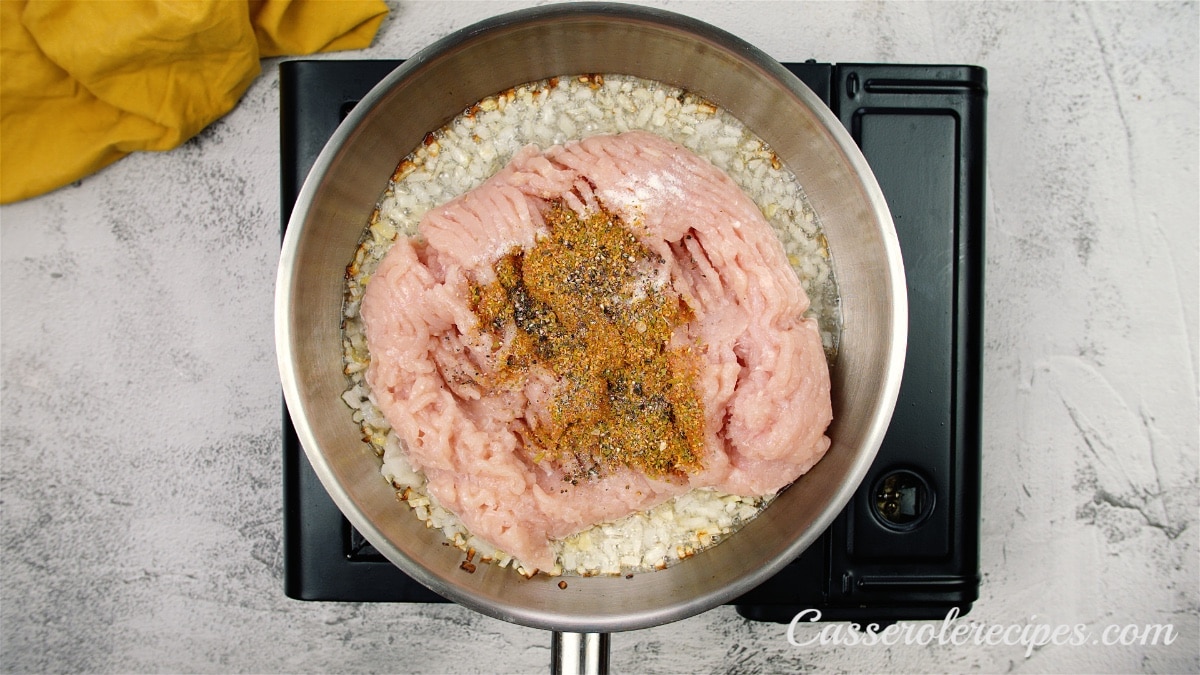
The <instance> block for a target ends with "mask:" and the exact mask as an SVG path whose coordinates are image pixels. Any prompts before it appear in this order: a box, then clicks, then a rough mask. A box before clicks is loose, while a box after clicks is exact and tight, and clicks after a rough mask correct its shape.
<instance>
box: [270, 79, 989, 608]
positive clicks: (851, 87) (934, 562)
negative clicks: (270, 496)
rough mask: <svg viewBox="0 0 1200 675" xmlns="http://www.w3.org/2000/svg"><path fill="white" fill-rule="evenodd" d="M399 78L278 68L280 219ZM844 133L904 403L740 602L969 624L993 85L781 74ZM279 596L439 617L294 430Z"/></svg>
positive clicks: (428, 594)
mask: <svg viewBox="0 0 1200 675" xmlns="http://www.w3.org/2000/svg"><path fill="white" fill-rule="evenodd" d="M399 63H400V62H398V61H307V60H298V61H286V62H284V63H282V64H280V66H279V89H280V99H281V100H280V156H281V164H282V180H281V193H282V194H281V207H282V208H281V212H282V215H283V222H284V227H285V228H286V226H287V220H288V218H289V217H290V216H291V211H292V206H293V205H294V203H295V200H296V195H297V194H298V193H299V190H300V187H301V185H302V184H303V182H304V178H305V176H307V174H308V171H309V168H310V167H311V166H312V164H313V162H314V161H315V159H316V157H317V155H318V154H319V153H320V151H321V149H322V147H324V145H325V143H326V141H327V140H328V139H329V137H330V136H331V135H332V134H333V132H334V130H335V129H336V128H337V125H338V124H339V123H340V122H341V120H342V118H343V117H345V115H346V113H348V112H349V110H350V109H351V108H353V106H354V104H355V103H356V102H357V101H358V100H359V99H361V98H362V97H363V96H364V95H365V94H366V93H367V91H369V90H370V89H371V87H373V86H374V85H375V84H376V83H378V82H379V81H380V80H381V79H383V77H384V76H385V75H387V74H388V73H389V72H391V71H392V69H394V68H395V67H396V66H397V65H398V64H399ZM785 66H786V67H787V68H788V69H789V70H791V71H792V72H793V73H795V74H796V75H797V77H799V78H800V79H801V80H802V81H804V83H805V84H807V85H808V86H809V88H811V89H812V90H813V91H814V92H815V93H816V94H817V95H818V96H819V97H820V98H821V99H822V100H823V101H824V102H825V103H826V104H827V105H828V106H829V107H830V109H831V110H832V111H833V112H834V114H835V115H836V116H837V117H838V119H839V120H840V121H841V122H842V124H843V125H844V126H845V127H846V129H848V130H849V131H850V134H851V135H852V136H853V138H854V139H855V141H856V142H857V143H858V145H859V147H860V148H861V149H862V151H863V154H864V155H865V156H866V158H867V162H868V163H869V164H870V165H871V168H872V170H873V171H874V173H875V176H876V179H877V180H878V181H879V184H880V187H881V188H882V189H883V193H884V195H885V196H886V197H887V201H888V206H889V208H890V209H891V211H892V217H893V219H894V220H895V223H896V232H897V235H898V237H899V240H900V248H901V251H902V254H903V257H904V268H905V274H906V275H907V283H908V294H909V338H908V352H907V356H906V363H905V370H904V376H903V379H902V381H901V385H900V395H899V400H898V401H897V403H896V412H895V415H894V416H893V418H892V422H891V425H890V427H889V428H888V433H887V435H886V437H885V438H884V441H883V445H882V447H881V448H880V450H879V454H878V456H877V458H876V460H875V463H874V464H873V465H872V467H871V470H870V471H869V472H868V474H867V476H866V478H865V479H864V481H863V483H862V486H860V488H859V490H858V492H856V493H855V496H854V497H853V498H852V499H851V501H850V503H849V504H848V505H847V506H846V508H845V510H844V511H843V512H842V513H841V514H840V515H839V516H838V518H837V519H836V520H835V521H834V523H833V525H831V526H830V527H829V529H828V530H827V531H826V532H825V533H824V534H823V535H822V536H821V538H820V539H818V540H817V542H816V543H814V544H813V545H812V546H811V547H810V548H809V549H808V550H807V551H806V552H805V553H804V554H803V555H801V556H800V557H799V558H798V559H796V561H794V562H793V563H791V564H790V565H788V566H787V567H785V568H784V569H783V570H782V571H781V572H780V573H779V574H777V575H775V576H774V577H772V578H771V579H769V580H767V581H766V582H764V583H763V584H762V585H761V586H759V587H758V588H756V589H754V590H753V591H750V592H749V593H747V594H746V595H744V596H742V597H741V598H739V599H738V600H736V601H735V602H734V604H736V605H737V609H738V612H739V613H740V614H742V615H743V616H745V617H747V618H750V619H756V620H764V621H780V622H787V621H790V620H791V619H792V617H793V616H795V615H796V613H798V612H799V611H800V610H803V609H809V608H812V609H819V610H821V614H822V619H824V620H834V621H842V620H847V621H858V622H864V623H869V622H879V623H887V622H891V621H897V620H909V619H939V618H942V617H944V616H945V615H946V613H947V612H948V611H949V610H950V609H951V608H958V610H959V612H960V613H966V612H967V611H968V610H969V609H970V607H971V604H972V603H973V602H974V601H975V600H976V599H977V598H978V597H979V494H980V484H979V482H980V479H979V462H980V450H981V448H980V414H981V413H980V408H981V376H980V372H981V368H982V349H983V347H982V337H983V321H982V309H983V302H982V299H983V232H984V210H983V207H984V203H983V197H984V165H985V153H984V115H985V106H986V97H987V91H986V73H985V71H984V70H983V69H981V68H976V67H970V66H905V65H869V64H822V63H816V62H814V61H809V62H806V63H800V64H785ZM283 427H284V490H283V492H284V495H283V497H284V591H285V593H286V594H287V595H288V596H289V597H293V598H298V599H306V600H334V601H345V602H366V601H381V602H445V600H444V599H443V598H441V597H440V596H438V595H436V594H435V593H433V592H432V591H430V590H428V589H426V588H425V587H424V586H421V585H420V584H419V583H417V582H416V581H413V580H412V579H410V578H409V577H407V576H405V575H404V574H403V573H402V572H401V571H400V570H399V569H398V568H397V567H395V566H394V565H392V564H391V563H390V562H388V561H387V560H386V559H385V558H384V557H383V556H382V555H380V554H379V553H378V552H377V551H376V550H375V549H374V547H372V546H371V544H370V543H369V542H367V541H366V539H364V538H363V537H362V535H360V534H359V533H358V532H356V531H355V530H354V528H352V527H351V526H350V524H349V523H348V522H347V521H346V519H345V518H343V517H342V515H341V513H340V512H339V511H338V510H337V507H336V506H334V504H333V502H332V501H331V500H330V498H329V496H328V495H327V494H326V492H325V490H324V488H323V487H322V486H321V484H320V482H319V481H318V480H317V477H316V474H314V473H313V471H312V468H311V467H310V466H309V464H308V462H307V460H305V459H304V456H303V455H304V453H303V449H302V448H301V447H300V443H299V441H298V439H297V438H296V433H295V429H293V428H292V425H291V420H290V419H289V418H288V416H287V414H286V412H285V414H284V422H283Z"/></svg>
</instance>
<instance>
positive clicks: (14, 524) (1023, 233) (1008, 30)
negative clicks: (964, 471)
mask: <svg viewBox="0 0 1200 675" xmlns="http://www.w3.org/2000/svg"><path fill="white" fill-rule="evenodd" d="M526 4H530V3H525V2H508V3H499V2H498V3H478V2H471V3H468V2H455V3H433V2H418V3H408V2H405V3H399V4H396V5H393V12H392V15H391V16H390V18H389V19H388V20H387V21H386V22H385V23H384V25H383V27H382V29H381V32H380V34H379V37H378V39H377V40H376V43H375V45H374V46H373V47H372V48H371V49H368V50H365V51H362V52H354V53H345V54H339V55H332V56H331V57H330V58H364V57H366V58H397V57H407V56H410V55H412V54H413V53H415V52H416V51H417V50H418V49H420V48H421V47H423V46H425V45H427V44H429V43H430V42H432V41H433V40H434V39H436V38H438V37H440V36H442V35H444V34H446V33H447V32H449V31H451V30H453V29H456V28H459V27H462V26H464V25H466V24H468V23H471V22H473V21H475V20H478V19H482V18H484V17H486V16H489V15H492V14H495V13H499V12H501V11H505V10H507V9H514V8H517V7H520V6H524V5H526ZM655 4H658V5H660V6H663V7H666V8H669V9H673V10H676V11H679V12H682V13H686V14H690V15H692V16H695V17H697V18H700V19H703V20H706V21H708V22H711V23H713V24H715V25H717V26H719V27H721V28H724V29H726V30H728V31H730V32H732V33H734V34H736V35H738V36H739V37H742V38H744V39H746V40H748V41H750V42H752V43H754V44H756V45H758V46H759V47H761V48H762V49H764V50H765V51H766V52H767V53H769V54H771V55H772V56H774V57H776V58H778V59H780V60H804V59H808V58H816V59H818V60H821V61H841V62H851V61H859V62H875V61H878V62H907V63H964V64H974V65H981V66H984V67H986V68H987V69H988V75H989V91H990V93H989V100H988V122H987V123H988V139H987V140H988V154H989V157H988V205H987V218H988V222H987V265H986V309H985V311H986V328H985V338H986V353H985V361H984V371H985V377H986V385H985V400H984V408H985V410H984V431H983V438H984V458H983V460H984V461H983V480H984V491H983V524H982V563H981V571H982V574H983V583H982V586H981V589H980V595H981V597H980V599H979V601H978V603H976V605H975V608H974V610H973V611H972V612H971V613H970V614H969V615H968V617H966V618H967V619H969V620H970V621H971V622H975V623H979V624H984V625H986V626H987V627H993V626H1000V627H1003V628H1004V629H1005V630H1007V631H1008V632H1009V634H1010V635H1018V633H1017V632H1016V631H1017V630H1022V629H1023V627H1025V626H1027V625H1031V624H1046V625H1049V626H1051V627H1057V626H1060V625H1061V626H1067V627H1069V629H1070V630H1072V631H1086V634H1087V635H1088V636H1090V637H1096V638H1101V637H1102V635H1103V632H1104V631H1105V630H1106V629H1109V627H1110V626H1116V627H1117V628H1116V629H1110V630H1115V631H1117V633H1112V634H1118V633H1119V631H1120V629H1121V628H1123V627H1124V626H1126V625H1130V624H1135V625H1138V626H1145V625H1147V624H1160V625H1166V624H1170V626H1171V628H1172V630H1173V631H1174V634H1175V635H1176V636H1177V637H1176V639H1175V640H1174V642H1173V644H1171V645H1163V644H1158V645H1128V646H1121V645H1115V646H1106V645H1103V644H1091V642H1090V640H1089V642H1088V644H1085V645H1082V646H1074V645H1070V644H1063V645H1054V644H1047V645H1045V646H1040V647H1037V648H1036V649H1027V648H1026V646H1025V645H1011V644H1003V643H1001V644H992V645H989V644H982V645H977V644H974V643H973V642H972V643H970V644H963V645H955V644H950V643H946V644H942V643H939V642H936V641H935V642H933V643H932V644H926V645H920V644H915V645H907V644H903V643H901V644H898V645H895V646H891V647H884V646H871V647H868V646H862V645H858V646H847V645H824V646H822V645H818V644H813V645H807V646H793V645H791V644H789V643H788V640H787V636H786V627H785V626H779V625H775V624H760V623H751V622H747V621H745V620H743V619H741V618H740V617H738V616H737V614H736V613H735V612H734V611H733V609H732V608H729V607H722V608H719V609H716V610H713V611H710V612H708V613H705V614H703V615H700V616H698V617H694V618H692V619H688V620H685V621H681V622H679V623H675V624H672V625H668V626H662V627H658V628H654V629H649V630H643V631H637V632H634V633H626V634H619V635H616V636H614V638H613V641H612V644H613V657H612V666H613V670H614V672H675V671H687V672H696V671H704V672H747V673H749V672H762V671H785V672H794V671H799V670H818V671H905V672H925V671H984V672H1000V671H1017V672H1064V671H1137V670H1148V671H1175V672H1179V671H1193V672H1194V671H1196V670H1198V669H1200V656H1198V651H1200V647H1198V619H1197V616H1198V612H1200V589H1198V585H1200V582H1198V579H1200V569H1198V555H1200V553H1198V548H1197V543H1198V542H1197V538H1198V535H1197V532H1198V530H1197V518H1198V517H1200V509H1198V497H1197V495H1198V494H1200V485H1198V482H1200V481H1198V476H1197V450H1198V442H1197V424H1198V411H1197V388H1198V384H1197V372H1198V371H1197V368H1198V364H1197V353H1198V350H1197V296H1198V290H1197V288H1198V280H1197V268H1198V267H1200V262H1198V251H1197V233H1198V230H1200V225H1198V223H1200V213H1198V203H1197V184H1198V183H1197V164H1198V157H1200V145H1198V138H1197V136H1198V128H1200V119H1198V110H1200V105H1198V100H1197V93H1198V83H1200V69H1198V63H1200V55H1198V49H1197V42H1198V41H1197V34H1198V26H1200V24H1198V19H1197V15H1198V13H1197V4H1196V3H1194V2H1193V3H1187V4H1150V3H1143V2H1121V3H1112V4H1099V3H1097V4H1091V3H1085V4H1068V3H1050V4H1024V3H1021V4H1002V3H992V2H985V3H965V4H958V3H953V4H950V3H939V4H918V3H911V2H903V3H887V2H850V3H783V2H775V3H751V2H745V3H740V2H739V3H689V2H663V3H655ZM276 63H277V61H275V60H268V61H266V62H264V72H263V74H262V75H261V76H260V77H259V79H258V80H257V81H256V82H255V83H254V85H253V86H252V87H251V89H250V90H249V92H248V93H247V94H246V96H245V98H244V99H243V100H242V102H241V104H240V105H239V106H238V108H237V109H235V110H234V111H233V112H232V113H230V114H229V115H228V116H226V117H225V118H224V119H222V120H220V121H218V122H217V123H215V124H214V125H212V126H211V127H210V128H208V129H206V130H205V131H204V132H202V133H201V134H200V135H199V136H198V137H196V138H195V139H193V140H191V141H189V142H188V143H187V144H185V145H184V146H183V147H181V148H179V149H177V150H174V151H172V152H167V153H162V154H140V155H136V156H131V157H128V158H126V159H124V160H122V161H120V162H118V163H117V164H115V165H113V166H111V167H109V168H107V169H105V170H103V171H101V172H100V173H99V174H97V175H95V176H92V177H89V178H87V179H85V180H83V181H81V182H79V183H78V184H76V185H73V186H69V187H66V188H64V189H61V190H58V191H57V192H54V193H52V194H49V195H46V196H44V197H41V198H37V199H33V200H30V201H27V202H23V203H18V204H14V205H9V206H5V207H3V208H2V209H0V219H2V225H0V245H2V265H3V266H2V270H0V271H2V274H0V281H2V287H0V299H2V302H3V305H2V319H3V333H2V338H3V344H2V356H3V361H2V367H3V389H2V393H3V400H2V404H3V418H2V420H3V440H2V446H0V452H2V454H0V519H2V520H0V522H2V532H0V547H2V551H0V563H2V567H0V669H2V670H3V671H5V672H24V671H108V672H127V671H156V672H161V671H203V672H213V671H221V672H223V671H242V672H275V671H289V672H291V671H397V672H444V671H451V670H453V671H463V670H466V671H478V672H542V671H544V670H545V669H546V668H547V664H548V662H549V636H548V634H546V633H544V632H541V631H537V630H533V629H528V628H523V627H519V626H514V625H510V624H506V623H503V622H501V621H497V620H494V619H490V618H486V617H483V616H481V615H478V614H475V613H473V612H471V611H468V610H466V609H463V608H460V607H457V606H425V605H380V604H336V603H304V602H299V601H294V600H289V599H287V598H285V597H284V595H283V588H282V564H281V522H282V521H281V497H280V485H279V482H280V476H281V466H280V465H281V445H280V429H279V416H280V407H279V406H280V394H279V380H278V375H277V371H276V366H275V352H274V342H273V333H272V330H273V328H272V316H271V313H272V296H273V291H274V273H275V263H276V260H277V255H278V246H279V239H278V228H279V187H278V186H279V158H278V111H279V104H278V97H279V96H278V95H279V91H278V78H277V75H276V70H275V64H276ZM1012 626H1018V627H1021V628H1018V629H1016V630H1013V629H1011V627H1012ZM1112 634H1110V635H1112ZM815 636H816V630H815V629H811V628H810V629H805V630H801V631H800V632H799V633H798V637H799V638H800V639H801V640H811V639H813V638H814V637H815ZM1160 642H1161V640H1160Z"/></svg>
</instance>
